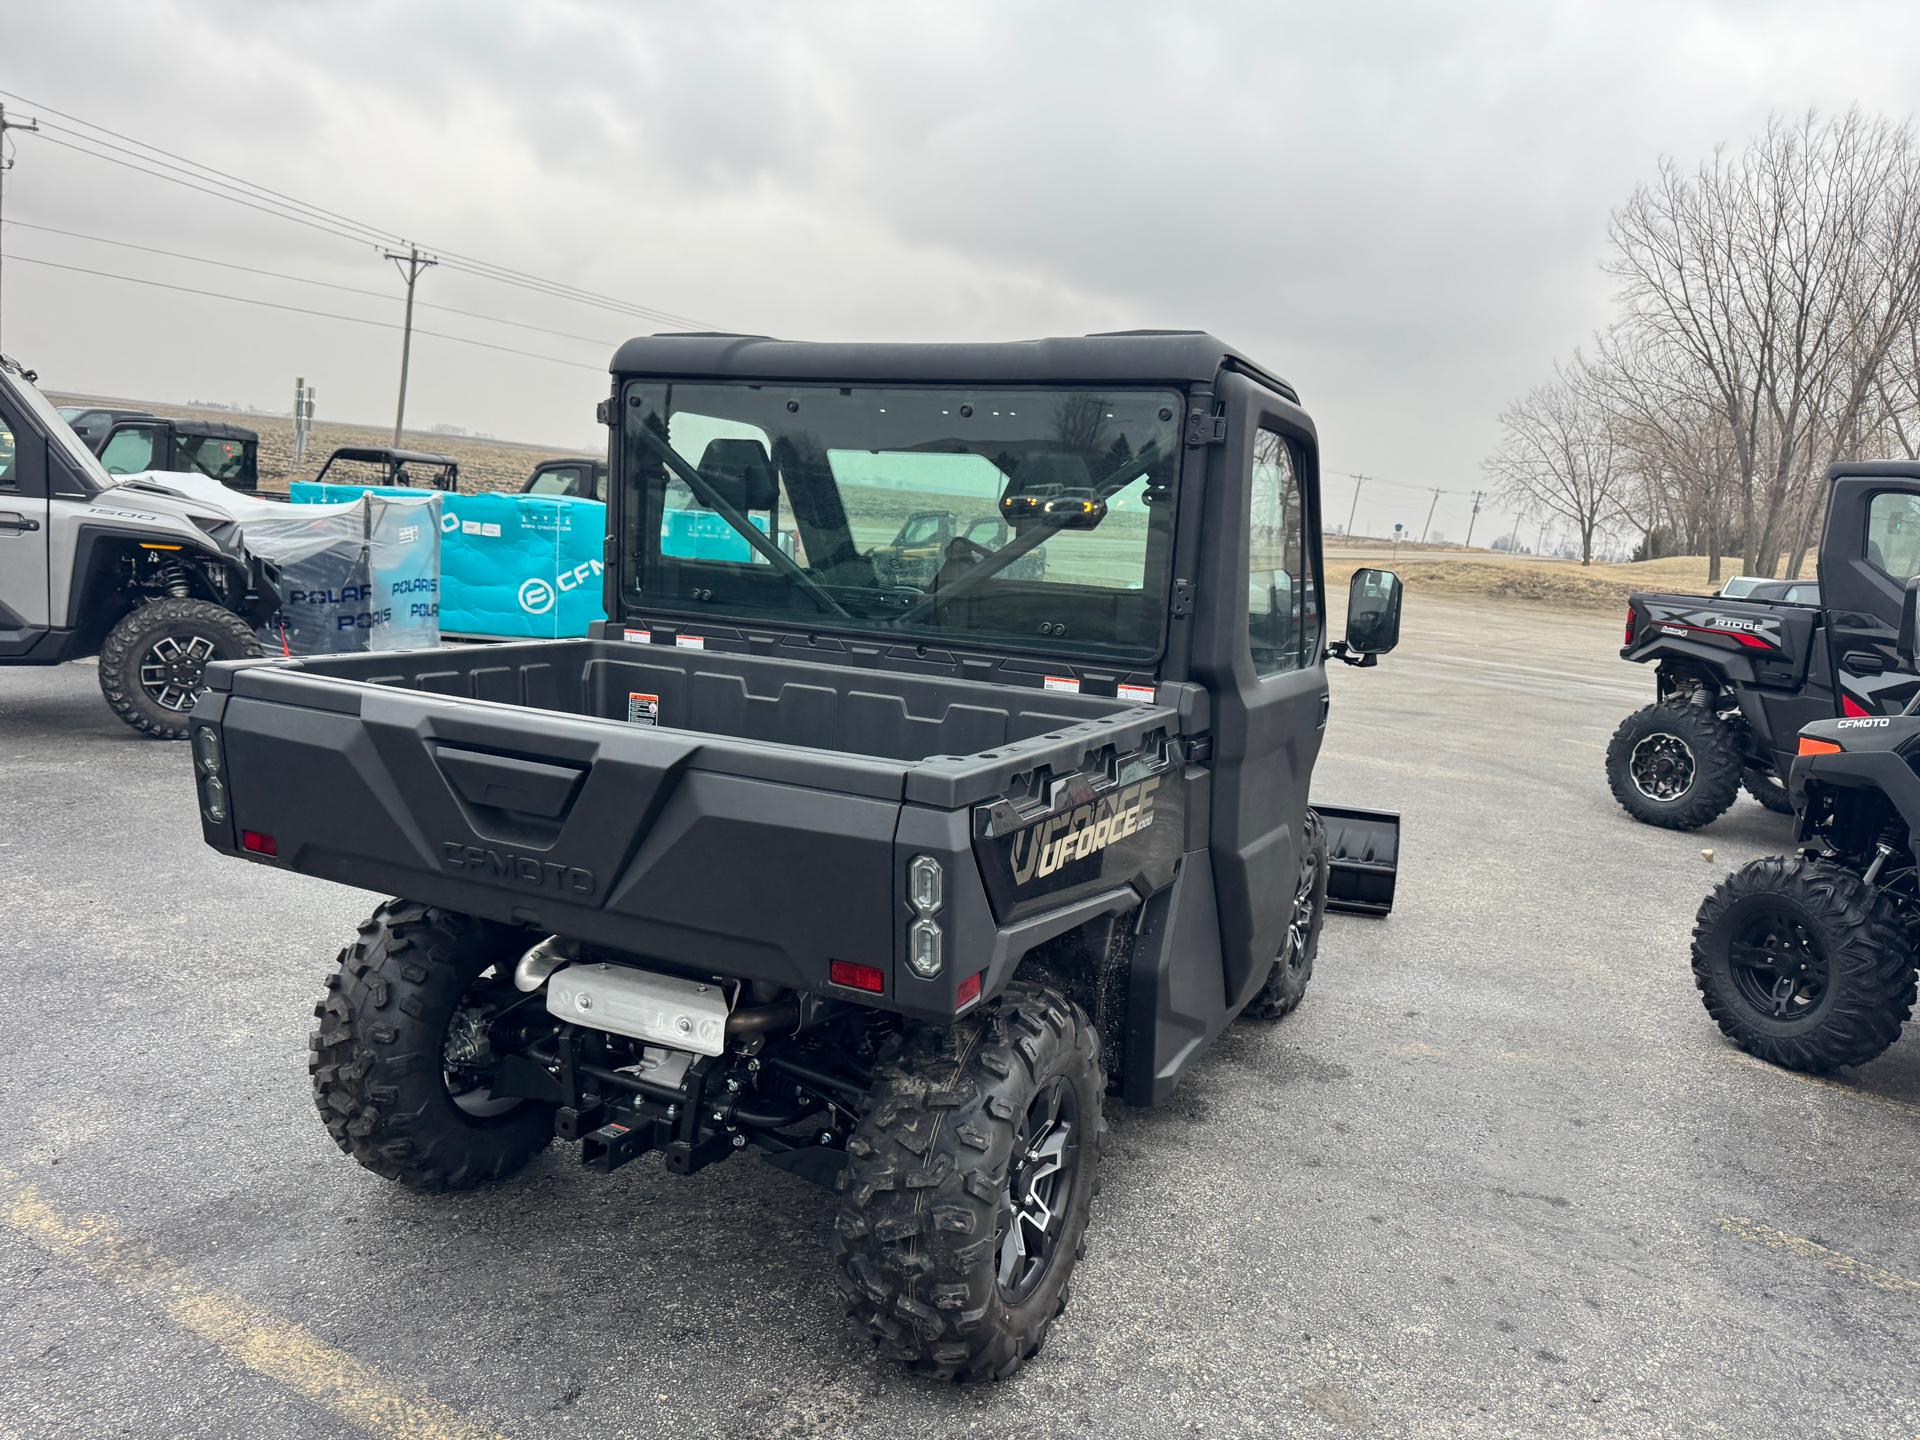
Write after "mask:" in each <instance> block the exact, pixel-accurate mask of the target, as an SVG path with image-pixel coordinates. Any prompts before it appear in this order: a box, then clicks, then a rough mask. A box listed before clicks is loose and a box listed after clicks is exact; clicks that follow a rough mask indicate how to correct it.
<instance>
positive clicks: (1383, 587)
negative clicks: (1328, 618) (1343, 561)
mask: <svg viewBox="0 0 1921 1441" xmlns="http://www.w3.org/2000/svg"><path fill="white" fill-rule="evenodd" d="M1400 642H1401V578H1400V577H1399V576H1398V575H1396V574H1395V573H1394V572H1393V571H1391V570H1357V571H1355V572H1354V578H1353V579H1352V580H1350V581H1349V582H1348V583H1347V643H1346V645H1345V646H1343V647H1342V650H1343V651H1344V652H1345V653H1344V654H1342V655H1341V659H1342V660H1344V661H1346V662H1347V663H1348V664H1349V665H1373V664H1374V663H1375V660H1374V658H1375V657H1376V656H1380V655H1385V654H1387V652H1389V651H1391V650H1393V649H1394V647H1395V646H1397V645H1399V644H1400Z"/></svg>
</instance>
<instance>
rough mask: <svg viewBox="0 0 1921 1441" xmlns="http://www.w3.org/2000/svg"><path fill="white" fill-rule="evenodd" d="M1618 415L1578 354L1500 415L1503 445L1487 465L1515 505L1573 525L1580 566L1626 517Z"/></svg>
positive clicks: (1491, 478) (1492, 479)
mask: <svg viewBox="0 0 1921 1441" xmlns="http://www.w3.org/2000/svg"><path fill="white" fill-rule="evenodd" d="M1623 458H1624V457H1623V452H1622V448H1621V446H1620V444H1619V433H1618V430H1617V426H1616V423H1615V416H1614V414H1613V412H1612V411H1611V410H1610V409H1609V408H1608V406H1607V405H1606V403H1605V393H1604V392H1603V391H1602V390H1600V389H1599V388H1598V387H1596V386H1595V385H1594V384H1593V383H1592V382H1591V380H1590V378H1589V377H1588V375H1587V367H1586V366H1585V365H1584V364H1583V363H1582V362H1581V360H1580V357H1578V356H1577V357H1576V358H1575V362H1574V364H1573V365H1572V366H1569V367H1568V368H1566V369H1563V368H1561V367H1560V366H1556V367H1555V371H1554V380H1553V382H1552V383H1551V384H1548V385H1538V386H1536V387H1535V388H1534V389H1533V390H1531V391H1529V392H1528V393H1527V395H1526V396H1524V397H1523V398H1522V399H1520V400H1518V401H1516V402H1515V403H1514V404H1513V405H1511V406H1509V407H1508V408H1507V409H1506V410H1504V411H1503V412H1501V444H1500V448H1499V449H1497V450H1496V451H1495V452H1494V454H1493V455H1491V456H1490V457H1488V459H1487V460H1486V461H1484V462H1483V468H1484V469H1485V470H1486V471H1487V473H1488V477H1489V479H1490V480H1491V481H1492V482H1493V483H1494V485H1495V486H1496V488H1497V489H1498V490H1499V491H1500V493H1501V494H1502V496H1503V497H1505V498H1506V499H1507V501H1508V502H1509V503H1510V504H1511V505H1513V506H1515V507H1516V508H1517V509H1520V508H1524V507H1525V508H1527V509H1531V510H1539V511H1542V512H1545V513H1546V514H1548V515H1553V516H1558V517H1560V518H1561V519H1563V520H1566V521H1568V522H1569V523H1571V524H1572V525H1573V526H1574V529H1575V531H1576V533H1577V534H1578V535H1579V536H1580V541H1581V564H1582V565H1591V564H1593V561H1594V537H1595V533H1596V531H1598V530H1599V529H1600V527H1601V525H1602V524H1603V523H1604V522H1606V521H1609V520H1613V519H1615V518H1617V517H1621V516H1623V515H1624V512H1623V510H1622V500H1623V498H1624V493H1625V491H1626V489H1627V481H1628V472H1627V470H1626V468H1625V467H1624V466H1623V465H1622V464H1621V461H1622V459H1623Z"/></svg>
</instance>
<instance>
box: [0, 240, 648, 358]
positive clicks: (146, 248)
mask: <svg viewBox="0 0 1921 1441" xmlns="http://www.w3.org/2000/svg"><path fill="white" fill-rule="evenodd" d="M7 224H9V225H12V226H18V227H19V228H21V229H23V230H39V231H43V232H45V233H46V234H48V235H66V236H71V237H72V238H73V239H75V240H91V241H93V242H94V243H95V244H97V245H115V246H118V247H120V248H121V249H122V250H139V251H142V252H144V253H145V254H148V255H164V256H166V257H167V258H168V259H170V260H190V261H192V262H193V263H194V264H196V265H217V266H219V267H220V268H221V269H222V270H238V271H242V272H244V273H245V274H248V275H264V276H265V277H267V278H268V279H269V280H290V281H293V282H294V283H295V284H298V285H318V286H320V287H322V288H323V289H326V290H338V291H341V292H342V293H344V294H347V295H365V296H368V297H370V298H372V299H374V300H392V299H393V296H392V295H390V294H388V293H387V292H386V291H384V290H362V289H361V288H360V287H359V286H356V285H341V284H339V283H337V282H335V281H332V280H314V279H312V278H310V277H308V276H305V275H287V274H285V273H283V272H281V271H278V270H261V269H260V268H259V267H257V266H253V265H240V264H237V263H235V262H234V261H231V260H214V259H212V258H211V257H209V256H205V255H189V254H187V253H186V252H185V251H181V250H162V249H160V248H159V247H157V246H153V245H135V244H134V243H133V242H132V241H131V240H110V239H108V238H107V237H106V236H104V235H88V234H87V233H86V232H85V231H81V230H61V229H59V228H58V227H57V226H52V225H34V224H32V223H31V222H29V221H25V220H10V221H8V222H7ZM414 305H415V308H416V309H419V310H439V311H444V312H445V313H446V314H448V315H464V316H466V317H467V318H468V319H469V320H486V321H491V322H492V323H493V324H495V325H511V326H514V327H516V328H518V329H521V330H537V331H539V332H540V333H541V334H542V335H556V336H559V337H560V338H561V339H563V340H578V341H582V342H584V343H585V344H588V345H604V346H608V347H612V346H614V345H616V344H618V343H619V342H617V341H612V340H603V339H601V338H600V337H599V336H597V335H575V334H573V333H572V332H571V331H566V330H550V329H548V328H547V327H546V326H544V325H530V324H529V323H528V322H526V321H524V320H508V319H507V318H506V317H505V316H500V315H484V314H482V313H481V312H480V311H478V310H461V309H459V308H457V307H455V306H452V305H434V304H431V303H429V302H428V301H425V300H417V301H415V302H414ZM421 333H422V334H425V333H426V332H424V331H423V332H421Z"/></svg>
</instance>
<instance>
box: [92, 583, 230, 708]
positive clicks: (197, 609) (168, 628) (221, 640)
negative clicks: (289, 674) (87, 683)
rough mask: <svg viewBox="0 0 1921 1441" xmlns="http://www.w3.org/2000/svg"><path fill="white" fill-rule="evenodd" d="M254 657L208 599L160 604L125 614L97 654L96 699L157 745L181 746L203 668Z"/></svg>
mask: <svg viewBox="0 0 1921 1441" xmlns="http://www.w3.org/2000/svg"><path fill="white" fill-rule="evenodd" d="M259 654H260V641H259V640H258V639H257V638H256V637H255V635H254V633H253V632H252V631H251V630H249V629H248V628H247V623H246V622H245V621H244V620H242V619H241V618H240V617H239V616H237V615H235V614H234V613H233V612H232V611H230V610H226V609H223V608H222V607H220V606H217V605H215V604H214V603H213V602H212V601H207V600H158V601H153V602H151V603H150V604H147V605H143V606H140V607H139V608H138V609H135V610H132V611H129V612H128V613H127V614H126V615H124V616H122V617H121V618H120V622H119V624H117V625H116V626H114V628H113V629H112V630H110V631H108V632H107V639H106V641H105V642H104V643H103V644H102V645H101V647H100V693H101V694H102V695H104V696H105V697H106V698H107V704H108V705H110V706H112V707H113V711H114V714H115V715H117V716H119V717H120V719H121V720H123V721H125V722H126V723H127V724H128V725H130V726H132V727H133V728H134V729H135V730H137V731H145V732H146V733H147V734H148V735H150V736H157V737H158V738H159V739H161V740H170V741H177V740H185V739H186V738H187V717H188V715H189V714H190V713H191V712H192V711H193V707H194V702H195V701H197V700H199V699H200V697H201V695H202V693H203V692H205V690H206V689H207V681H206V671H207V667H208V665H210V664H211V663H212V662H214V661H217V660H245V659H247V658H248V657H249V656H257V655H259Z"/></svg>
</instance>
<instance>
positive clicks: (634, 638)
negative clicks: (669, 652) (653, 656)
mask: <svg viewBox="0 0 1921 1441" xmlns="http://www.w3.org/2000/svg"><path fill="white" fill-rule="evenodd" d="M626 636H627V639H628V641H629V642H630V643H631V644H633V645H652V644H653V643H654V636H653V632H652V631H645V630H630V631H628V632H626Z"/></svg>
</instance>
